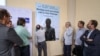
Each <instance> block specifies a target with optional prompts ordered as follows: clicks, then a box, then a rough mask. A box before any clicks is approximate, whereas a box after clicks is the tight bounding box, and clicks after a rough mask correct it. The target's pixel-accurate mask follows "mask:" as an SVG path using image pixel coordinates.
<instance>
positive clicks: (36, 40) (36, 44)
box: [35, 33, 38, 47]
mask: <svg viewBox="0 0 100 56" xmlns="http://www.w3.org/2000/svg"><path fill="white" fill-rule="evenodd" d="M37 37H38V36H37V33H35V46H36V47H38V39H37Z"/></svg>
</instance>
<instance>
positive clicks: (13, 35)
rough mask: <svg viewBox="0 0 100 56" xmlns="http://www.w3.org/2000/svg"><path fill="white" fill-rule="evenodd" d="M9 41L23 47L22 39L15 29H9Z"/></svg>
mask: <svg viewBox="0 0 100 56" xmlns="http://www.w3.org/2000/svg"><path fill="white" fill-rule="evenodd" d="M7 34H8V40H9V41H11V42H13V43H14V44H16V45H21V44H23V41H22V39H21V38H20V37H19V36H18V35H17V33H16V32H15V30H14V29H13V28H9V30H8V32H7Z"/></svg>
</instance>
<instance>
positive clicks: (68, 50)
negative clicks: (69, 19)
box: [64, 45, 71, 56]
mask: <svg viewBox="0 0 100 56" xmlns="http://www.w3.org/2000/svg"><path fill="white" fill-rule="evenodd" d="M64 56H71V45H64Z"/></svg>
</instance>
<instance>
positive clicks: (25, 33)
mask: <svg viewBox="0 0 100 56" xmlns="http://www.w3.org/2000/svg"><path fill="white" fill-rule="evenodd" d="M22 33H23V34H24V35H25V36H27V38H28V39H32V37H31V35H30V33H29V32H28V30H27V29H25V28H24V29H23V32H22Z"/></svg>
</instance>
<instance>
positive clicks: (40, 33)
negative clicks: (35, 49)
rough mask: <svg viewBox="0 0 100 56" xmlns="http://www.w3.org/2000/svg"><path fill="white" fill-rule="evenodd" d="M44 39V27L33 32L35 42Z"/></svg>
mask: <svg viewBox="0 0 100 56" xmlns="http://www.w3.org/2000/svg"><path fill="white" fill-rule="evenodd" d="M43 41H45V30H44V29H39V30H37V31H36V33H35V42H36V44H37V43H39V42H43Z"/></svg>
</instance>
